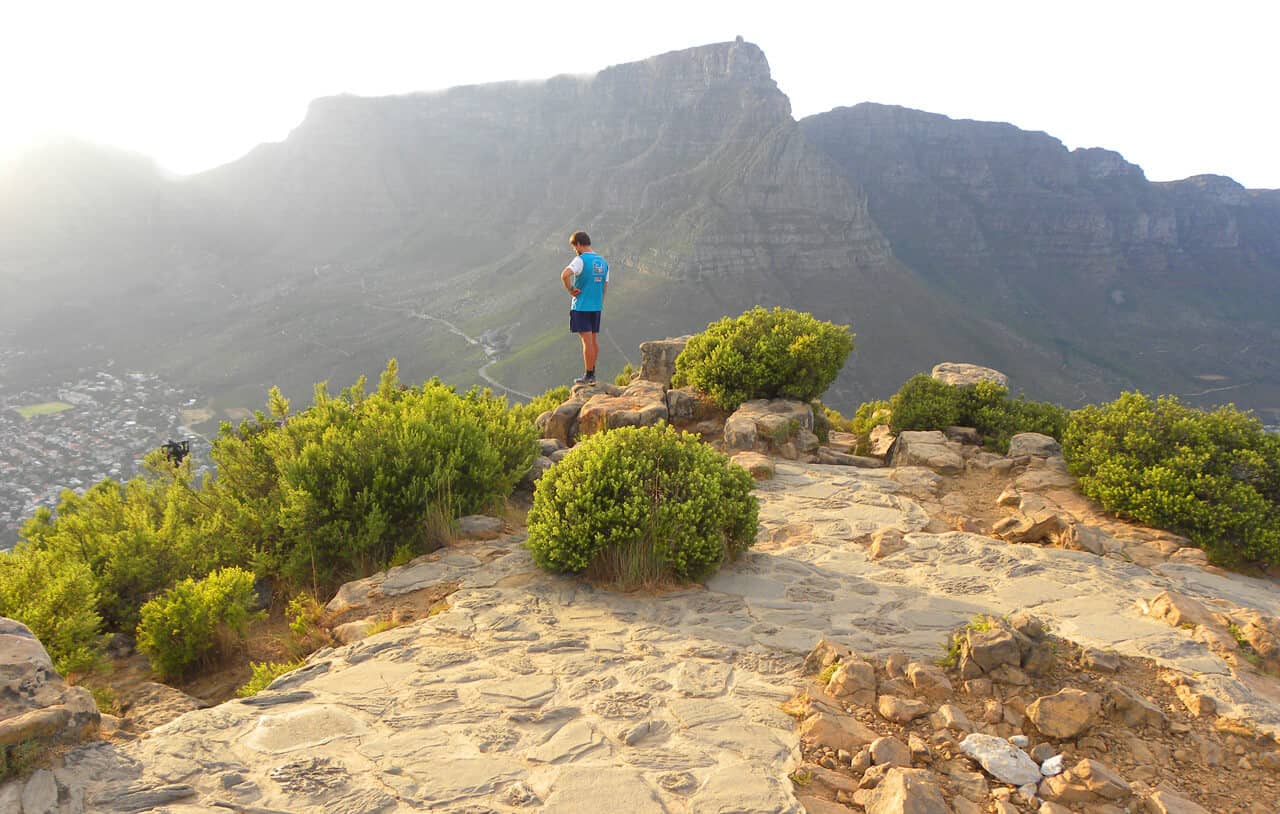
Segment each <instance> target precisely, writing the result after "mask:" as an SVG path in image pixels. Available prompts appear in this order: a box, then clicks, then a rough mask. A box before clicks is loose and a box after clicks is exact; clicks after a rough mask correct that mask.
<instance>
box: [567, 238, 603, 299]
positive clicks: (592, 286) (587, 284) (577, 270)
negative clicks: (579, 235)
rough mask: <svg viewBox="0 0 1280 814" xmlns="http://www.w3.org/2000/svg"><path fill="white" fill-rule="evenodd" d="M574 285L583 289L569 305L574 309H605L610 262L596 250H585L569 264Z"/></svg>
mask: <svg viewBox="0 0 1280 814" xmlns="http://www.w3.org/2000/svg"><path fill="white" fill-rule="evenodd" d="M569 268H570V270H572V271H573V287H574V288H577V289H581V290H580V291H579V292H578V296H576V297H574V298H573V304H572V305H570V306H569V308H570V310H573V311H603V310H604V284H605V283H607V282H609V264H608V263H607V262H605V259H604V258H603V257H601V256H600V255H598V254H596V253H595V252H583V253H582V254H580V255H578V256H577V257H575V258H573V262H572V263H570V264H569Z"/></svg>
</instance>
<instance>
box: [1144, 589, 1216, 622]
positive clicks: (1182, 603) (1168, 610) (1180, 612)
mask: <svg viewBox="0 0 1280 814" xmlns="http://www.w3.org/2000/svg"><path fill="white" fill-rule="evenodd" d="M1149 612H1150V614H1151V615H1152V616H1154V617H1155V618H1157V619H1162V620H1164V621H1165V622H1168V623H1169V624H1170V625H1172V626H1173V627H1185V628H1194V627H1195V626H1196V625H1204V626H1205V627H1209V628H1225V627H1226V625H1225V624H1224V623H1223V622H1222V620H1221V618H1220V617H1219V616H1218V615H1217V614H1215V613H1212V612H1210V610H1209V609H1208V608H1206V607H1205V606H1204V605H1202V604H1200V602H1199V601H1197V600H1195V599H1192V598H1191V597H1189V596H1183V595H1182V594H1179V593H1175V592H1174V591H1161V592H1160V593H1159V594H1158V595H1157V596H1156V598H1155V599H1153V600H1151V605H1150V611H1149Z"/></svg>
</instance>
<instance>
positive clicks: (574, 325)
mask: <svg viewBox="0 0 1280 814" xmlns="http://www.w3.org/2000/svg"><path fill="white" fill-rule="evenodd" d="M569 333H575V334H598V333H600V312H599V311H572V310H571V311H569Z"/></svg>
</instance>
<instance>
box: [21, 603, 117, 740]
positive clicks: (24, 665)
mask: <svg viewBox="0 0 1280 814" xmlns="http://www.w3.org/2000/svg"><path fill="white" fill-rule="evenodd" d="M100 719H101V715H100V714H99V712H98V706H97V704H96V703H95V702H94V700H93V695H92V694H91V693H90V692H89V691H88V690H86V689H85V688H84V687H71V686H68V685H67V684H66V682H64V681H63V680H62V676H60V675H58V673H57V672H56V671H55V670H54V668H53V661H52V659H50V658H49V654H48V652H46V651H45V649H44V646H43V645H42V644H40V640H39V639H37V638H36V637H35V636H34V635H33V634H32V633H31V630H30V629H29V628H28V627H27V626H26V625H24V624H22V623H21V622H16V621H14V620H12V619H5V618H3V617H0V749H6V750H7V749H9V748H11V747H15V746H19V745H22V744H29V743H46V744H57V743H75V742H78V741H80V740H83V739H85V738H88V737H91V736H93V735H95V734H97V730H98V722H99V720H100Z"/></svg>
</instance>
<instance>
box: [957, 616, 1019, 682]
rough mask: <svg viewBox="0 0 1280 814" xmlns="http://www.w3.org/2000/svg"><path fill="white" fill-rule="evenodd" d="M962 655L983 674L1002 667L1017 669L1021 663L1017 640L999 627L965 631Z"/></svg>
mask: <svg viewBox="0 0 1280 814" xmlns="http://www.w3.org/2000/svg"><path fill="white" fill-rule="evenodd" d="M964 653H965V655H966V656H968V657H969V658H970V659H971V660H972V661H973V662H974V664H976V665H977V666H978V667H979V668H980V669H981V670H982V672H984V673H990V672H992V671H993V670H995V669H996V668H997V667H1000V666H1002V665H1007V666H1010V667H1017V666H1019V665H1021V663H1022V654H1021V652H1020V651H1019V649H1018V641H1017V639H1015V638H1014V637H1013V633H1011V632H1010V631H1008V630H1005V629H1004V628H1000V627H996V628H991V629H989V630H966V631H965V641H964Z"/></svg>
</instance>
